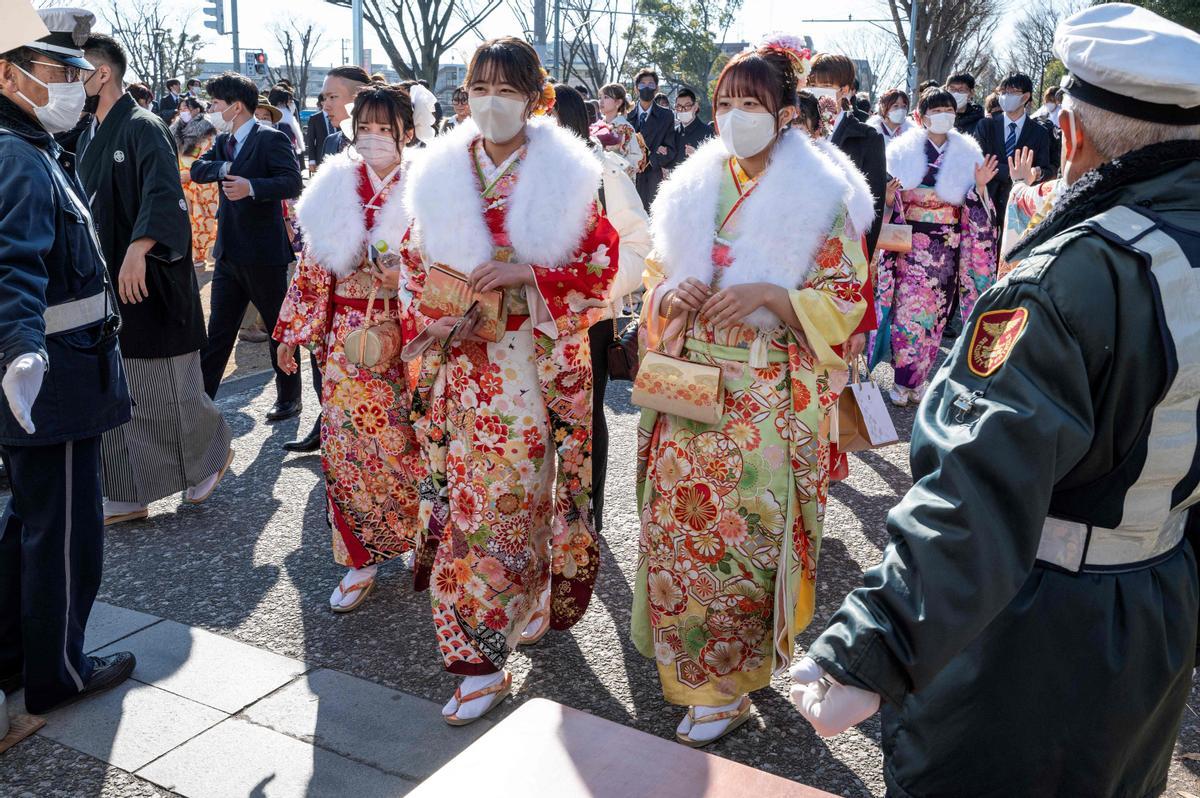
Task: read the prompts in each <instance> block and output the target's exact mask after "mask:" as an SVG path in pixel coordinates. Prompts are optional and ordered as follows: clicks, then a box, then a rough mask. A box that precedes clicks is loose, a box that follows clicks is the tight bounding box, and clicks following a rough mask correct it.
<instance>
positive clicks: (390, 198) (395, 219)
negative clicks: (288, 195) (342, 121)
mask: <svg viewBox="0 0 1200 798" xmlns="http://www.w3.org/2000/svg"><path fill="white" fill-rule="evenodd" d="M411 159H412V156H411V154H410V152H409V150H407V149H406V150H405V151H404V160H403V161H402V166H401V167H400V178H399V180H398V185H395V186H393V187H392V189H391V191H390V192H389V193H388V195H387V198H386V199H385V200H384V202H383V207H381V208H380V209H379V210H378V211H377V212H376V214H375V227H374V228H373V229H372V230H367V223H366V219H365V218H364V214H363V207H362V198H361V197H360V196H359V194H358V183H359V180H360V179H361V175H362V167H363V162H362V161H360V160H357V159H355V158H351V157H350V153H348V152H343V153H340V154H338V155H331V156H329V157H328V158H326V159H325V160H324V161H322V162H321V168H320V169H319V170H318V171H317V175H316V177H314V178H313V180H312V183H310V184H309V186H308V188H307V189H305V191H304V193H303V194H302V195H301V196H300V201H299V202H298V203H296V220H297V221H298V222H299V223H300V228H301V230H303V231H304V244H305V247H306V248H307V251H308V255H309V257H311V258H312V259H313V260H314V261H315V262H316V263H317V264H318V265H319V266H320V267H321V268H323V269H325V271H327V272H330V273H332V274H334V275H336V276H338V277H348V276H349V275H351V274H353V273H354V270H355V269H357V268H358V265H359V263H361V262H362V257H363V253H364V252H365V251H366V248H367V247H368V246H370V245H371V244H373V243H375V242H376V241H379V240H383V241H385V242H387V245H388V250H389V251H391V252H396V251H398V250H399V249H400V245H401V242H402V241H403V240H404V234H405V233H407V232H408V227H409V217H408V211H407V209H406V208H405V206H404V201H403V197H404V184H405V181H406V180H407V179H408V174H409V172H410V171H411V169H412V166H411ZM368 233H370V237H369V238H368V235H367V234H368Z"/></svg>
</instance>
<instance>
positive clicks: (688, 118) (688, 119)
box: [675, 111, 696, 127]
mask: <svg viewBox="0 0 1200 798" xmlns="http://www.w3.org/2000/svg"><path fill="white" fill-rule="evenodd" d="M675 118H676V119H678V120H679V124H681V125H683V126H684V127H687V126H688V125H690V124H692V120H694V119H695V118H696V112H695V111H676V112H675Z"/></svg>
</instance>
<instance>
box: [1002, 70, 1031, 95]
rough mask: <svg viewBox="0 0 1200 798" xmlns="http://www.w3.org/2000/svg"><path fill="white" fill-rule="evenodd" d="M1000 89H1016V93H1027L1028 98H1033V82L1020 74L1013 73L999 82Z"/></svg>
mask: <svg viewBox="0 0 1200 798" xmlns="http://www.w3.org/2000/svg"><path fill="white" fill-rule="evenodd" d="M1000 88H1001V89H1016V90H1017V91H1022V92H1027V93H1028V94H1029V96H1030V97H1032V96H1033V81H1032V80H1031V79H1030V78H1029V76H1028V75H1026V74H1024V73H1022V72H1014V73H1012V74H1011V75H1009V76H1008V77H1006V78H1005V79H1004V80H1002V81H1000Z"/></svg>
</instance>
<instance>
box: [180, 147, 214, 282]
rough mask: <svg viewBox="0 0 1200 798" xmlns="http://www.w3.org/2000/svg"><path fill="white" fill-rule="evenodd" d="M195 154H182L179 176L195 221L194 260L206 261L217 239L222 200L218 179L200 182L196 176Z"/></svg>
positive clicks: (193, 235) (191, 218) (193, 238)
mask: <svg viewBox="0 0 1200 798" xmlns="http://www.w3.org/2000/svg"><path fill="white" fill-rule="evenodd" d="M195 160H196V156H194V155H180V156H179V180H180V182H182V183H183V196H185V197H187V202H188V217H189V219H190V220H191V223H192V261H193V262H195V263H203V262H204V261H206V260H208V258H209V255H211V254H212V249H213V247H214V246H216V243H217V205H218V203H219V202H220V195H219V190H220V186H219V185H218V184H217V183H196V182H194V181H193V180H192V162H193V161H195Z"/></svg>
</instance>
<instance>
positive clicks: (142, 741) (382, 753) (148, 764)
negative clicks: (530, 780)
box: [8, 602, 491, 798]
mask: <svg viewBox="0 0 1200 798" xmlns="http://www.w3.org/2000/svg"><path fill="white" fill-rule="evenodd" d="M87 639H88V641H89V646H91V647H92V651H93V652H94V653H99V654H106V653H110V652H112V651H132V652H133V653H134V654H135V655H136V656H137V660H138V663H137V668H136V670H135V671H134V674H133V678H132V679H131V680H130V681H128V682H126V683H125V684H123V685H121V686H120V687H118V688H116V689H115V690H113V691H111V692H109V693H107V694H105V695H103V696H99V697H97V698H94V699H90V700H88V701H83V702H80V703H78V704H75V705H73V706H70V707H67V708H65V709H61V710H58V711H56V712H51V713H50V714H48V715H46V716H45V717H46V725H45V726H44V727H43V728H42V730H41V731H39V732H38V736H39V737H41V738H45V739H46V740H51V741H54V742H56V743H59V744H61V745H64V746H67V747H69V748H72V749H74V750H76V751H79V752H81V753H84V754H87V755H89V756H91V757H94V758H96V759H98V760H100V761H102V762H105V763H107V764H110V765H112V766H114V767H116V768H119V769H121V770H123V771H126V772H127V773H131V774H133V775H134V776H136V777H138V778H141V779H144V780H146V781H148V782H151V783H152V784H155V785H158V786H159V787H162V788H164V789H166V790H169V791H171V792H172V793H175V794H178V795H183V796H189V797H190V796H206V798H207V797H208V796H246V795H255V796H264V797H269V796H298V795H354V796H357V798H370V797H371V796H398V795H404V794H405V793H407V792H408V791H409V790H411V789H412V788H413V787H414V786H416V784H417V783H418V782H420V781H421V780H423V779H424V778H426V777H428V776H429V775H430V774H432V773H433V772H434V771H435V770H437V769H438V768H439V767H441V766H442V765H443V764H445V763H446V762H447V761H449V760H450V759H451V758H452V757H453V756H454V755H455V754H457V753H458V752H459V751H460V750H462V749H463V748H465V747H466V746H468V745H470V744H471V743H472V742H474V740H475V739H476V738H477V737H479V736H480V735H481V734H483V733H484V732H485V731H487V730H488V729H489V728H491V724H490V723H489V722H488V721H487V720H486V719H485V720H481V721H479V722H478V723H476V724H473V725H472V726H471V727H470V728H468V729H452V728H451V727H449V726H447V725H446V724H445V723H444V722H443V721H442V719H441V712H440V707H439V706H438V705H437V704H435V703H433V702H432V701H427V700H425V699H423V698H417V697H415V696H412V695H409V694H407V693H402V692H400V691H398V690H392V689H390V688H387V687H384V686H382V685H378V684H376V683H374V682H370V681H367V680H365V679H359V678H357V677H354V676H349V675H347V674H345V673H341V672H339V671H336V670H330V669H328V668H311V667H309V666H308V665H307V664H305V663H304V662H301V661H300V660H297V659H292V658H291V657H283V656H280V655H278V654H273V653H271V652H269V651H264V650H263V649H260V648H257V647H255V646H250V645H246V644H245V643H240V642H237V641H236V640H230V639H228V638H226V637H223V636H221V635H217V634H213V633H212V632H207V631H205V630H203V629H197V628H194V627H189V626H185V625H183V624H180V623H176V622H174V621H169V620H164V619H162V618H159V617H156V616H154V615H148V614H146V613H144V612H137V611H135V610H128V609H124V608H122V607H117V606H114V605H111V604H105V603H102V602H98V603H97V604H96V608H95V610H94V611H93V613H92V618H91V621H90V622H89V624H88V629H87ZM21 698H22V694H20V693H18V694H17V695H15V696H13V702H12V706H11V708H10V713H16V712H18V711H22V710H23V702H22V700H21ZM381 708H386V711H380V709H381ZM32 742H33V741H25V742H23V743H21V744H20V746H18V747H17V748H16V749H14V750H13V754H14V755H15V754H17V752H18V751H20V749H21V748H22V747H25V746H31V744H32ZM8 761H9V762H11V761H12V760H11V759H10V760H8ZM31 794H36V793H31Z"/></svg>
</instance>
